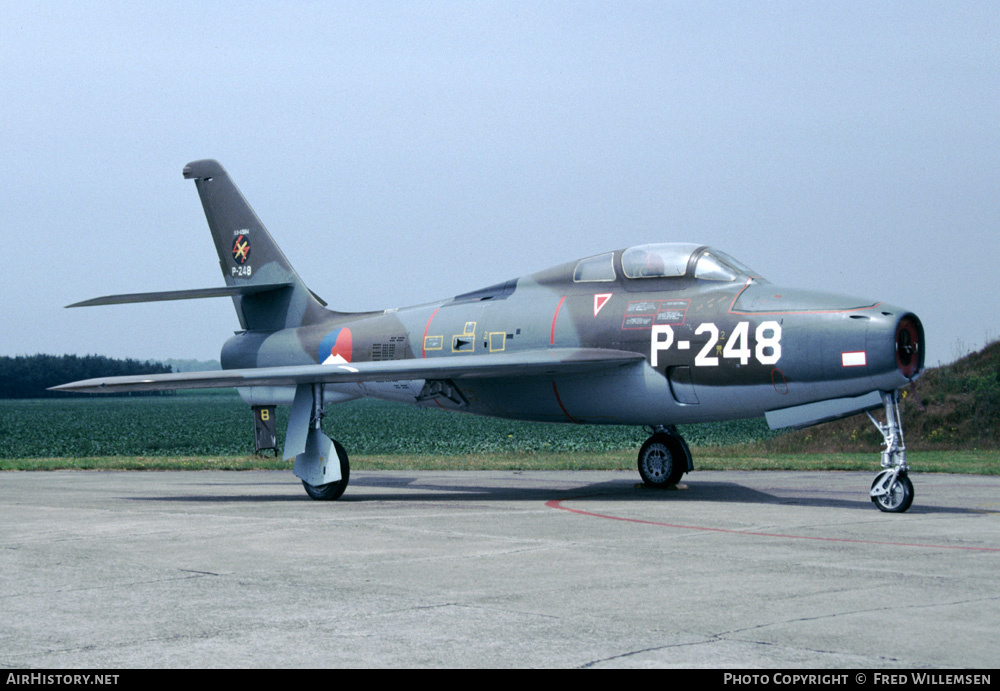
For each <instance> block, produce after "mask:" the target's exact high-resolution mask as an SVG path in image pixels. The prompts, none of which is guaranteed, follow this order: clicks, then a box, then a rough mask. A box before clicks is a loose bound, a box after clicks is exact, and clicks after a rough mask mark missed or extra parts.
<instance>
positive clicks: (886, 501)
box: [872, 473, 913, 513]
mask: <svg viewBox="0 0 1000 691" xmlns="http://www.w3.org/2000/svg"><path fill="white" fill-rule="evenodd" d="M881 477H882V474H881V473H879V474H878V475H877V476H876V477H875V479H874V480H873V481H872V489H874V488H875V485H876V484H877V483H878V482H879V479H880V478H881ZM912 503H913V483H912V482H910V477H909V476H908V475H907V474H906V473H901V474H900V475H899V477H897V478H896V484H895V485H893V486H892V492H890V493H889V494H883V495H882V496H880V497H872V504H874V505H875V506H877V507H878V510H879V511H885V512H887V513H903V512H904V511H906V510H907V509H908V508H910V504H912Z"/></svg>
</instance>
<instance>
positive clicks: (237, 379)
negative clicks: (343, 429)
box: [51, 348, 645, 393]
mask: <svg viewBox="0 0 1000 691" xmlns="http://www.w3.org/2000/svg"><path fill="white" fill-rule="evenodd" d="M644 359H645V358H644V357H643V356H642V355H641V354H639V353H633V352H630V351H626V350H609V349H603V348H551V349H548V350H532V351H527V352H523V353H499V354H490V355H449V356H445V357H436V358H429V359H412V360H387V361H379V362H355V363H344V364H330V365H292V366H288V367H259V368H253V369H233V370H222V371H214V372H178V373H172V374H153V375H135V376H124V377H98V378H95V379H84V380H81V381H75V382H70V383H69V384H61V385H60V386H54V387H52V389H51V390H52V391H72V392H77V393H125V392H129V391H169V390H173V389H220V388H229V387H234V386H235V387H241V386H298V385H300V384H343V383H350V382H362V381H399V380H404V379H489V378H497V377H535V376H559V375H568V374H582V373H588V372H596V371H600V370H605V369H613V368H616V367H624V366H628V365H634V364H636V363H639V362H642V361H643V360H644Z"/></svg>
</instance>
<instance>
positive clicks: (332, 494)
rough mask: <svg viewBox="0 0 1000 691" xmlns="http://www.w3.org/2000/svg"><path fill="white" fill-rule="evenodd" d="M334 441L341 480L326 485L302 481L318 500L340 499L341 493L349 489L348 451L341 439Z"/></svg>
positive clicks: (311, 494)
mask: <svg viewBox="0 0 1000 691" xmlns="http://www.w3.org/2000/svg"><path fill="white" fill-rule="evenodd" d="M332 441H333V447H334V448H335V449H336V450H337V457H338V458H339V459H340V480H338V481H337V482H330V483H327V484H325V485H310V484H309V483H307V482H306V481H305V480H303V481H302V486H303V487H305V489H306V494H308V495H309V496H310V497H311V498H312V499H315V500H317V501H334V500H336V499H340V495H342V494H343V493H344V490H345V489H347V483H348V481H349V480H350V478H351V463H350V461H349V460H348V458H347V451H346V450H345V449H344V447H343V446H341V444H340V442H339V441H337V440H336V439H333V440H332Z"/></svg>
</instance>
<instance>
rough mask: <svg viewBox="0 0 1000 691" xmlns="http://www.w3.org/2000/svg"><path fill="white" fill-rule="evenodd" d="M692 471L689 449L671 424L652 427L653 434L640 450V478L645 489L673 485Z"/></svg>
mask: <svg viewBox="0 0 1000 691" xmlns="http://www.w3.org/2000/svg"><path fill="white" fill-rule="evenodd" d="M692 469H693V466H692V463H691V449H689V448H688V445H687V442H685V441H684V437H682V436H681V435H680V434H678V433H677V428H676V427H674V426H673V425H671V426H670V427H664V426H663V425H660V426H658V427H654V428H653V435H652V436H651V437H650V438H649V439H647V440H646V443H645V444H643V445H642V448H641V449H639V475H641V476H642V481H643V483H644V484H645V485H646V486H647V487H653V488H656V489H663V488H665V487H670V486H671V485H676V484H677V483H678V482H680V479H681V476H682V475H684V473H686V472H688V471H689V470H692Z"/></svg>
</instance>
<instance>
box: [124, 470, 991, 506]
mask: <svg viewBox="0 0 1000 691" xmlns="http://www.w3.org/2000/svg"><path fill="white" fill-rule="evenodd" d="M223 484H224V483H205V486H206V487H207V486H221V485H223ZM263 484H266V485H270V486H282V487H283V486H286V485H289V484H294V483H286V482H266V483H251V484H244V485H240V487H254V486H260V485H263ZM683 484H684V485H686V486H687V489H681V490H676V491H671V490H660V489H650V488H648V487H645V486H643V485H642V484H639V483H636V482H634V481H632V480H631V479H624V478H623V479H621V480H610V481H603V482H595V483H592V484H589V485H581V486H577V487H573V488H571V489H561V488H558V487H544V486H536V487H523V486H522V487H513V486H510V487H504V486H496V485H482V484H474V483H469V484H464V485H457V484H455V483H449V484H433V483H428V482H427V481H426V478H421V477H419V476H413V475H391V476H385V477H376V476H371V475H366V476H360V477H357V476H356V477H352V478H351V490H352V491H350V492H348V493H346V494H344V496H343V497H341V499H340V501H339V502H337V504H345V503H346V504H352V503H356V502H357V503H361V502H400V503H402V502H408V503H414V502H434V503H440V502H455V503H464V502H470V501H538V502H547V501H552V500H574V499H576V500H586V501H630V502H664V503H672V504H678V505H681V504H689V503H692V502H712V503H718V504H771V505H781V506H810V507H816V508H837V509H856V510H865V511H871V510H873V509H874V507H873V506H872V505H871V502H870V501H869V500H868V496H867V493H866V492H865V491H864V489H863V488H859V489H858V490H857V491H856V492H855V491H853V490H851V489H839V488H838V489H829V488H826V489H824V488H819V489H817V490H816V494H815V495H810V494H808V493H807V492H808V490H799V489H791V488H789V489H782V490H781V494H780V495H779V494H770V493H768V492H765V491H761V490H758V489H754V488H751V487H747V486H745V485H742V484H739V483H737V482H717V481H698V480H695V481H693V482H684V483H683ZM225 486H229V487H232V485H225ZM361 488H378V489H381V490H392V489H398V490H400V491H388V492H386V491H379V492H364V491H359V490H361ZM831 493H833V494H836V495H837V496H830V495H831ZM129 499H131V500H134V501H154V502H155V501H163V502H205V503H226V504H229V503H250V504H255V503H267V502H301V503H303V504H307V503H308V504H310V505H313V503H312V502H311V500H309V498H308V497H306V496H302V495H298V494H294V495H293V494H240V495H219V494H212V493H211V492H206V493H205V494H184V495H175V496H154V497H149V496H146V497H129ZM317 506H329V507H330V508H335V505H330V504H325V503H324V504H318V505H317ZM910 513H926V514H942V513H943V514H965V513H970V514H972V513H975V514H981V513H983V511H981V510H978V509H973V508H961V507H945V506H928V505H921V506H919V507H916V508H915V509H912V510H911V511H910Z"/></svg>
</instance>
